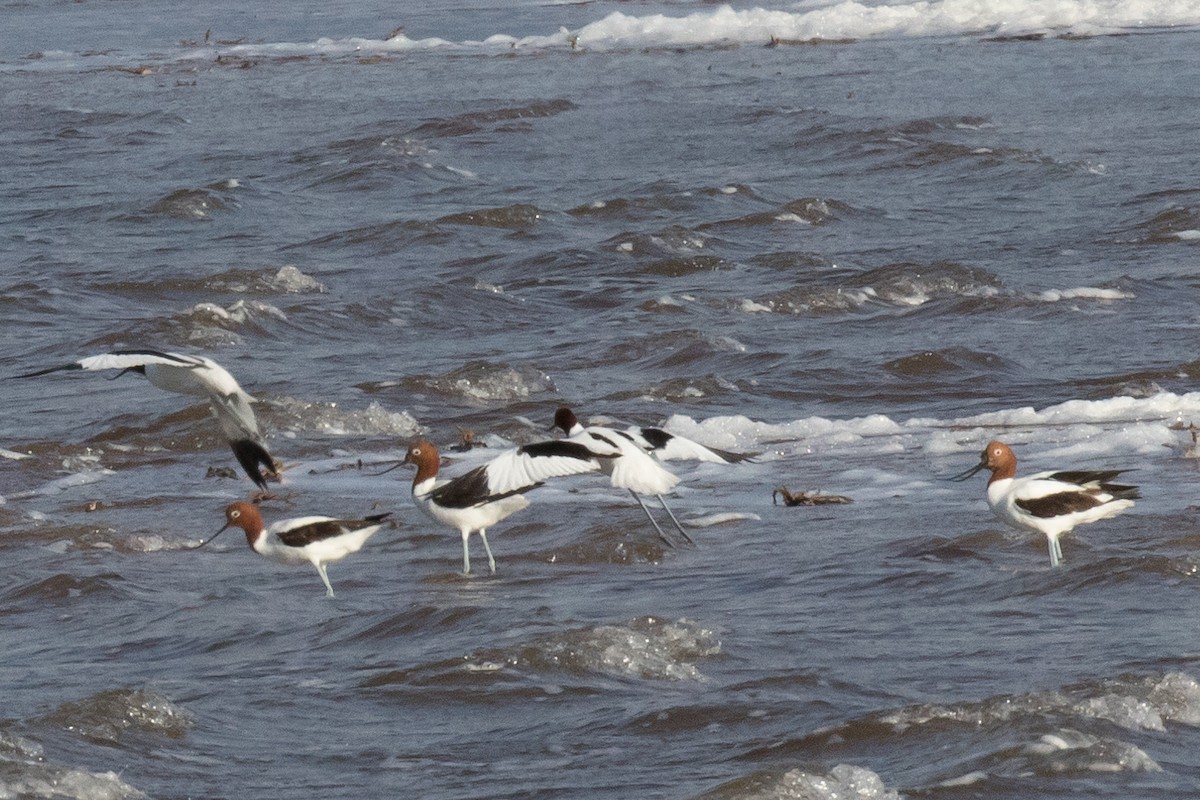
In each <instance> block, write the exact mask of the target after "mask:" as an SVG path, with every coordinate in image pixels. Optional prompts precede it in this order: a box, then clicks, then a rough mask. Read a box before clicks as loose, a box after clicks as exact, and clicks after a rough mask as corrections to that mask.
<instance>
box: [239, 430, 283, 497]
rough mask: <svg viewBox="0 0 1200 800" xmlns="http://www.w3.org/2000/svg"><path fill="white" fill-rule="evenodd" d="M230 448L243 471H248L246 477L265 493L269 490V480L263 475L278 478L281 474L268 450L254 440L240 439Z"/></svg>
mask: <svg viewBox="0 0 1200 800" xmlns="http://www.w3.org/2000/svg"><path fill="white" fill-rule="evenodd" d="M229 446H230V447H231V448H232V449H233V454H234V455H235V456H237V460H238V463H239V464H241V465H242V469H244V470H245V471H246V475H248V476H249V477H250V480H252V481H254V483H255V485H256V486H258V488H259V489H262V490H263V491H264V492H265V491H266V490H267V478H266V477H265V476H264V475H263V472H264V470H263V469H261V468H262V467H265V468H266V469H265V472H266V473H267V475H269V476H270V477H272V478H278V477H279V473H278V472H276V470H275V459H273V458H271V454H270V453H268V452H267V449H266V448H265V447H263V446H262V445H261V444H259V443H258V442H256V441H253V440H252V439H239V440H238V441H235V442H230V443H229Z"/></svg>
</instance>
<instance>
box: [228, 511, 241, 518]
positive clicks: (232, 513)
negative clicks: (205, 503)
mask: <svg viewBox="0 0 1200 800" xmlns="http://www.w3.org/2000/svg"><path fill="white" fill-rule="evenodd" d="M241 515H242V512H240V511H230V512H229V516H230V518H231V519H237V518H238V517H240V516H241Z"/></svg>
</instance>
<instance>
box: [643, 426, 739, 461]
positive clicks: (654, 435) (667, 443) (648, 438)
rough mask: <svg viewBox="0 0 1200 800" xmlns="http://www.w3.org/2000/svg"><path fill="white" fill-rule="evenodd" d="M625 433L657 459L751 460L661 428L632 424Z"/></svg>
mask: <svg viewBox="0 0 1200 800" xmlns="http://www.w3.org/2000/svg"><path fill="white" fill-rule="evenodd" d="M625 435H626V436H628V437H630V438H631V439H633V441H634V443H635V444H636V445H637V446H638V447H640V448H641V449H642V450H644V451H646V452H647V453H649V454H650V455H652V456H654V457H655V458H657V459H658V460H659V461H707V462H709V463H712V464H736V463H739V462H742V461H752V460H753V459H752V458H750V456H746V455H742V454H741V453H732V452H730V451H728V450H719V449H717V448H715V447H708V446H707V445H703V444H700V443H699V442H694V441H692V440H691V439H687V438H685V437H683V436H679V435H678V434H674V433H668V432H667V431H665V430H663V429H662V428H641V427H638V426H636V425H634V426H631V427H629V428H626V429H625Z"/></svg>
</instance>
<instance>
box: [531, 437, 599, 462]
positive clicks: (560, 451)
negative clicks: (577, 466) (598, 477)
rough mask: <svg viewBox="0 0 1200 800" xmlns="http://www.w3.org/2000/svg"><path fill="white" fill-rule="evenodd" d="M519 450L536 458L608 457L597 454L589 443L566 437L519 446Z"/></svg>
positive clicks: (581, 459)
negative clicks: (569, 440)
mask: <svg viewBox="0 0 1200 800" xmlns="http://www.w3.org/2000/svg"><path fill="white" fill-rule="evenodd" d="M517 452H518V453H523V454H525V455H529V456H533V457H534V458H543V457H550V456H560V457H562V458H575V459H578V460H580V461H592V460H594V459H596V458H606V457H607V456H598V455H596V454H595V453H593V452H592V451H591V450H588V449H587V445H583V444H580V443H579V442H568V441H567V440H565V439H548V440H547V441H544V442H534V443H533V444H527V445H523V446H521V447H518V448H517Z"/></svg>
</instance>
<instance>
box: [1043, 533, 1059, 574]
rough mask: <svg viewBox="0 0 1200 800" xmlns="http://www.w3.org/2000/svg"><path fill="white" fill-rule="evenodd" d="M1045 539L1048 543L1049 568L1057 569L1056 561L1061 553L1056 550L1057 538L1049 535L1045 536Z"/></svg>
mask: <svg viewBox="0 0 1200 800" xmlns="http://www.w3.org/2000/svg"><path fill="white" fill-rule="evenodd" d="M1046 539H1047V541H1048V542H1049V543H1050V566H1051V567H1057V566H1058V559H1059V558H1060V557H1061V556H1060V555H1059V554H1060V552H1061V551H1060V550H1059V549H1058V537H1057V536H1053V535H1051V536H1047V537H1046Z"/></svg>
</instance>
